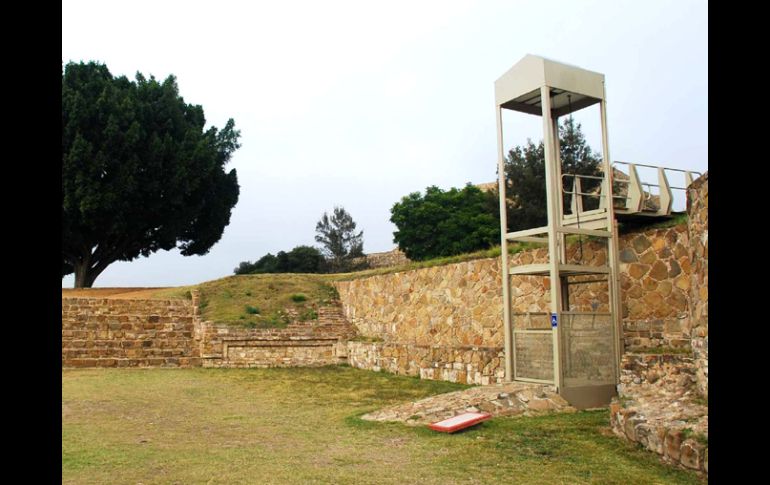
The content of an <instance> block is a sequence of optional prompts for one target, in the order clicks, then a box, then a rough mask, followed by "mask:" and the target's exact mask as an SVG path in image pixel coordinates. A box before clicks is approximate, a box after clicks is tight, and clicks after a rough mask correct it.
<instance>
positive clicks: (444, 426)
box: [428, 413, 492, 433]
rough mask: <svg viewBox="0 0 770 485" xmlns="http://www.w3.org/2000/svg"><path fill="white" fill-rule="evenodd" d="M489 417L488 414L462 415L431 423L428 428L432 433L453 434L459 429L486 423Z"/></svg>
mask: <svg viewBox="0 0 770 485" xmlns="http://www.w3.org/2000/svg"><path fill="white" fill-rule="evenodd" d="M491 417H492V415H491V414H489V413H463V414H458V415H457V416H455V417H452V418H449V419H445V420H443V421H437V422H435V423H431V424H429V425H428V427H429V428H430V429H432V430H434V431H441V432H443V433H454V432H455V431H460V430H461V429H465V428H467V427H469V426H473V425H474V424H478V423H480V422H482V421H486V420H487V419H489V418H491Z"/></svg>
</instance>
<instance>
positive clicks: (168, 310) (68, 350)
mask: <svg viewBox="0 0 770 485" xmlns="http://www.w3.org/2000/svg"><path fill="white" fill-rule="evenodd" d="M196 365H200V359H199V358H198V353H197V346H196V345H194V342H193V306H192V302H191V301H189V300H117V299H108V298H62V366H64V367H190V366H196Z"/></svg>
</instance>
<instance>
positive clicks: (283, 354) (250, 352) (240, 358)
mask: <svg viewBox="0 0 770 485" xmlns="http://www.w3.org/2000/svg"><path fill="white" fill-rule="evenodd" d="M317 311H318V319H317V320H311V321H308V322H298V321H295V322H292V323H290V324H289V325H288V326H287V327H286V328H274V329H260V328H246V327H237V326H233V325H227V324H221V323H214V322H209V321H206V322H201V323H200V328H199V331H198V341H199V346H200V355H201V360H202V365H203V367H311V366H321V365H330V364H339V363H340V362H344V361H345V359H346V357H347V347H346V346H345V345H344V342H345V341H347V339H348V338H350V337H353V336H355V335H356V329H355V327H353V326H352V325H350V324H349V323H348V322H347V321H346V320H345V318H344V316H343V315H342V313H341V308H340V307H339V306H338V305H335V306H331V307H321V308H318V310H317Z"/></svg>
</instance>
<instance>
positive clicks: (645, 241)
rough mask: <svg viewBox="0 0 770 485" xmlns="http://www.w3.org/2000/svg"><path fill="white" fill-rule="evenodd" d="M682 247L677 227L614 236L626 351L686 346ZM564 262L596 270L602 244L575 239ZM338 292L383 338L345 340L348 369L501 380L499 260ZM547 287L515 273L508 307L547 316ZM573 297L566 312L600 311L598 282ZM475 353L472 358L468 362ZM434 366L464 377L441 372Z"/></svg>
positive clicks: (682, 228)
mask: <svg viewBox="0 0 770 485" xmlns="http://www.w3.org/2000/svg"><path fill="white" fill-rule="evenodd" d="M687 247H688V231H687V226H686V225H684V224H682V225H679V226H676V227H672V228H666V229H656V230H648V231H646V232H643V233H636V234H628V235H624V236H621V237H620V251H621V264H620V272H621V288H622V295H623V301H622V303H623V323H624V329H625V340H626V345H627V346H642V347H643V346H655V345H668V346H673V347H681V346H684V345H687V344H688V343H689V335H690V329H689V327H688V322H689V319H688V318H687V317H688V314H687V299H688V291H689V288H690V261H689V254H688V251H687ZM567 259H568V262H574V261H578V260H580V261H582V262H583V263H584V264H591V265H596V266H601V265H604V264H606V249H605V243H604V242H603V241H595V240H583V241H582V244H578V243H573V244H571V245H569V246H568V250H567ZM510 262H511V265H512V266H515V265H521V264H531V263H543V262H547V251H546V249H544V248H538V249H533V250H527V251H522V252H520V253H517V254H515V255H513V256H511V258H510ZM584 278H585V277H584ZM336 286H337V290H338V291H339V294H340V299H341V301H342V304H343V308H344V311H345V316H346V317H347V319H348V320H349V321H350V322H351V323H353V324H354V325H355V326H356V327H357V328H358V330H359V331H360V332H361V334H362V335H364V336H366V337H372V338H375V339H381V340H382V342H380V343H378V344H377V345H370V346H369V347H366V346H361V345H358V344H355V345H352V344H351V345H350V346H349V352H350V355H351V357H350V363H351V365H354V366H357V367H362V368H374V367H379V368H382V369H388V370H391V371H393V372H396V373H400V374H407V375H424V376H426V377H428V376H429V375H432V376H435V377H432V378H436V379H443V378H444V377H440V376H439V375H441V374H442V373H443V374H446V375H448V376H449V377H450V379H448V380H456V381H457V382H473V383H477V382H482V381H487V380H489V382H499V381H501V380H502V375H503V372H502V369H501V368H500V367H499V365H497V366H495V365H490V364H489V362H492V361H493V360H492V358H491V356H492V355H494V356H498V355H499V354H501V353H502V351H503V335H504V334H503V325H502V296H501V290H500V288H501V279H500V258H489V259H479V260H473V261H466V262H462V263H456V264H450V265H445V266H436V267H432V268H424V269H419V270H414V271H407V272H400V273H394V274H387V275H377V276H371V277H368V278H361V279H356V280H351V281H342V282H338V283H336ZM549 290H550V280H549V278H547V277H539V276H515V277H513V278H512V287H511V294H512V298H513V309H512V311H513V312H514V313H525V312H547V311H548V305H549V302H550V291H549ZM571 297H572V298H571V301H570V310H571V311H590V310H591V309H593V308H596V310H597V311H600V312H601V311H607V309H608V293H607V285H606V283H588V284H582V285H575V286H573V287H572V291H571ZM548 324H549V323H548V320H547V317H546V316H534V317H533V318H532V327H533V328H534V327H538V326H541V325H542V326H546V325H548ZM396 349H399V350H396ZM418 349H433V350H431V352H432V353H430V357H429V358H427V357H425V355H427V354H426V352H428V350H418ZM550 350H551V349H550V347H549V346H548V349H545V347H544V348H543V351H544V352H545V351H548V352H550ZM385 353H387V355H386V354H385ZM474 355H478V357H476V360H477V361H476V362H474V361H473V360H474ZM481 356H484V357H483V358H482V357H481ZM535 357H537V356H535ZM542 357H543V359H541V360H543V362H545V364H544V365H545V367H548V366H547V362H546V361H547V360H548V359H549V358H551V357H550V356H548V355H543V356H542ZM487 358H488V359H487ZM487 360H488V362H487ZM466 361H468V362H466ZM442 369H445V370H450V369H451V370H456V371H462V372H456V373H453V374H452V375H449V374H448V373H447V372H445V371H444V370H442Z"/></svg>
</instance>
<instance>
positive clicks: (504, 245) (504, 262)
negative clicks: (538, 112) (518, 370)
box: [495, 106, 515, 382]
mask: <svg viewBox="0 0 770 485" xmlns="http://www.w3.org/2000/svg"><path fill="white" fill-rule="evenodd" d="M495 110H496V111H497V113H496V114H497V174H498V177H497V178H498V180H497V183H498V185H497V187H498V191H499V199H500V234H501V235H502V237H501V243H500V259H501V261H500V264H501V266H500V278H501V279H502V283H503V330H504V338H505V356H506V358H505V380H506V382H510V381H512V380H513V376H514V373H513V362H514V361H515V358H513V357H512V356H513V353H514V352H515V349H514V348H513V343H512V338H513V331H512V328H511V275H510V274H508V238H507V237H505V235H506V234H507V233H508V224H507V212H506V210H507V208H506V197H505V154H504V152H503V120H502V108H500V107H499V106H496V107H495Z"/></svg>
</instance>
